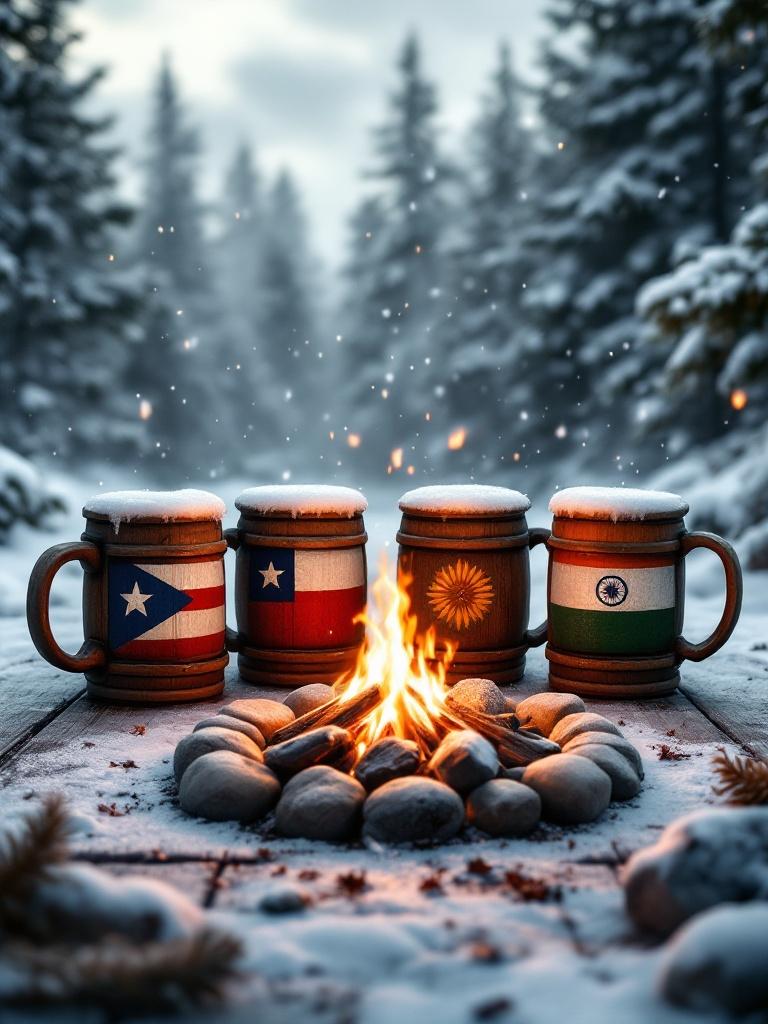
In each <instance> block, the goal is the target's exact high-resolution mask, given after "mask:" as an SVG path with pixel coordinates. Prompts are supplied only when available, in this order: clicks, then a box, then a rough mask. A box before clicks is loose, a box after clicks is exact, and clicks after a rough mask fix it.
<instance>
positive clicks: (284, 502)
mask: <svg viewBox="0 0 768 1024" xmlns="http://www.w3.org/2000/svg"><path fill="white" fill-rule="evenodd" d="M235 506H236V507H237V508H239V509H240V511H241V512H258V513H261V514H262V515H269V514H270V513H276V514H288V515H290V516H292V517H293V518H294V519H295V518H296V517H297V516H322V515H336V516H347V517H348V518H350V519H351V518H352V516H354V515H362V513H363V512H365V510H366V509H367V508H368V499H367V498H366V497H365V495H364V494H362V493H361V492H360V491H356V490H355V489H354V487H342V486H339V485H337V484H262V485H261V486H259V487H247V488H246V489H245V490H244V491H242V492H241V493H240V494H238V496H237V498H235Z"/></svg>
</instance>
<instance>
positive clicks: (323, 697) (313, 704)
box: [283, 683, 333, 718]
mask: <svg viewBox="0 0 768 1024" xmlns="http://www.w3.org/2000/svg"><path fill="white" fill-rule="evenodd" d="M329 700H333V688H332V687H330V686H328V685H326V683H309V685H308V686H300V687H299V688H298V690H292V691H291V692H290V693H289V694H288V696H287V697H286V698H285V700H284V701H283V704H284V705H285V707H287V708H290V709H291V711H292V712H293V713H294V715H295V716H296V718H301V716H302V715H306V713H307V712H308V711H314V710H315V708H320V707H322V706H323V704H327V703H328V701H329Z"/></svg>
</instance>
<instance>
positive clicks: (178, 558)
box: [27, 490, 229, 704]
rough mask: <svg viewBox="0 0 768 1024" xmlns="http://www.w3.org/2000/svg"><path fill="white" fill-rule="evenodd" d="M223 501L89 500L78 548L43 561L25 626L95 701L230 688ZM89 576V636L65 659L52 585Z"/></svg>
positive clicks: (193, 497)
mask: <svg viewBox="0 0 768 1024" xmlns="http://www.w3.org/2000/svg"><path fill="white" fill-rule="evenodd" d="M224 512H225V508H224V503H223V502H222V501H221V499H220V498H217V497H216V496H215V495H214V494H209V493H208V492H207V491H194V490H181V491H118V492H114V493H108V494H101V495H98V496H96V497H94V498H91V499H89V500H88V501H87V502H86V504H85V507H84V508H83V515H84V516H85V520H86V527H85V531H84V532H83V534H82V536H81V539H80V541H79V542H77V543H70V544H57V545H55V546H54V547H52V548H49V549H48V550H47V551H46V552H45V553H44V554H43V555H41V556H40V558H39V559H38V561H37V563H36V565H35V567H34V569H33V570H32V575H31V577H30V581H29V590H28V592H27V621H28V623H29V631H30V634H31V636H32V639H33V641H34V643H35V646H36V647H37V649H38V651H39V652H40V654H42V656H43V657H44V658H45V659H46V660H47V661H49V662H50V663H51V664H52V665H55V666H56V667H57V668H60V669H63V670H65V671H68V672H83V673H85V677H86V680H87V686H88V695H89V696H91V697H96V698H99V699H103V700H109V701H117V702H121V703H140V704H143V703H151V704H156V703H171V702H180V701H192V700H201V699H202V698H205V697H215V696H217V695H218V694H220V693H221V692H222V690H223V688H224V669H225V667H226V665H227V662H228V660H229V658H228V655H227V652H226V644H225V629H226V627H225V595H224V552H225V551H226V547H227V545H226V542H225V541H224V540H223V539H222V533H221V519H222V516H223V515H224ZM75 560H77V561H79V562H80V564H81V566H82V567H83V570H84V573H85V575H84V581H83V631H84V636H85V638H86V639H85V642H84V643H83V645H82V647H81V648H80V650H79V651H78V652H77V654H67V653H66V652H65V651H63V650H62V649H61V647H60V646H59V645H58V643H57V642H56V640H55V639H54V636H53V631H52V629H51V624H50V619H49V607H48V606H49V599H50V590H51V584H52V583H53V579H54V576H55V575H56V573H57V572H58V570H59V569H60V568H61V567H62V566H63V565H64V564H65V563H67V562H72V561H75Z"/></svg>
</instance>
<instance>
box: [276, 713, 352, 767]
mask: <svg viewBox="0 0 768 1024" xmlns="http://www.w3.org/2000/svg"><path fill="white" fill-rule="evenodd" d="M354 750H355V741H354V738H353V736H352V733H350V732H347V730H346V729H341V728H340V727H339V726H338V725H323V726H320V727H319V728H317V729H310V730H309V732H302V733H300V734H299V735H298V736H294V738H293V739H291V740H283V742H282V743H275V744H274V745H273V746H271V747H267V750H266V752H265V754H264V761H265V762H266V764H267V765H268V767H270V768H271V769H272V771H273V772H275V773H276V774H277V775H279V776H280V777H281V778H288V777H289V776H291V775H296V774H297V773H298V772H301V771H303V770H304V769H305V768H309V767H311V766H312V765H314V764H338V763H348V761H347V759H348V758H349V757H350V755H351V754H352V753H354Z"/></svg>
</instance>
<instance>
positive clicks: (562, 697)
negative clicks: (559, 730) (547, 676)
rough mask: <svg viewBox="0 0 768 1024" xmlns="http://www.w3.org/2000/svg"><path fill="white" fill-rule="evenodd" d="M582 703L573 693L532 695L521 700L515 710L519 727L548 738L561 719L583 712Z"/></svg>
mask: <svg viewBox="0 0 768 1024" xmlns="http://www.w3.org/2000/svg"><path fill="white" fill-rule="evenodd" d="M585 710H586V708H585V707H584V701H583V700H582V699H581V697H578V696H577V695H576V694H575V693H549V692H546V693H534V694H533V696H532V697H526V698H525V700H521V701H520V703H519V704H518V705H517V707H516V708H515V714H516V715H517V718H518V721H519V722H520V725H521V726H523V728H525V729H538V731H539V732H540V733H543V735H544V736H549V735H550V733H551V732H552V730H553V729H554V728H555V726H556V725H557V723H558V722H559V721H560V719H561V718H565V716H566V715H573V714H578V713H579V712H580V711H585Z"/></svg>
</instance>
